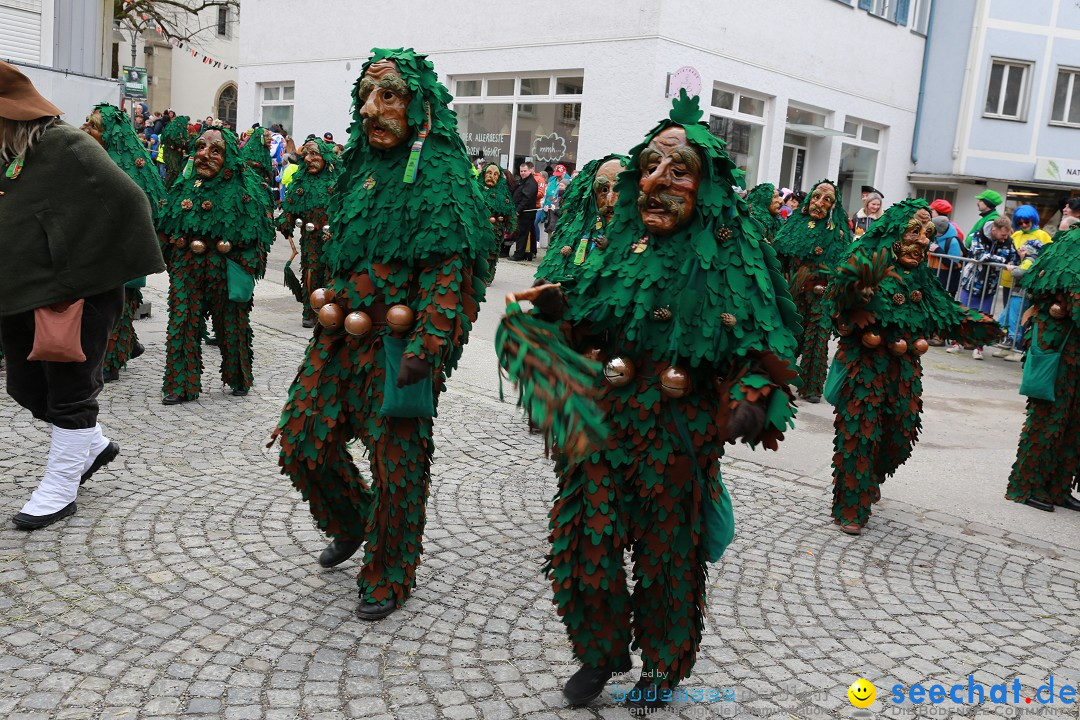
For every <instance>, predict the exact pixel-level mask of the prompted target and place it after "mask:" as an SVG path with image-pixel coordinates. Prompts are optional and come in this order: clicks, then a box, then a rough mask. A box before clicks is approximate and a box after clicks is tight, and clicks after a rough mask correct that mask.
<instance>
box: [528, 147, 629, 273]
mask: <svg viewBox="0 0 1080 720" xmlns="http://www.w3.org/2000/svg"><path fill="white" fill-rule="evenodd" d="M610 160H618V161H619V162H620V163H622V165H623V167H626V162H627V160H628V158H627V157H626V156H625V155H619V154H617V153H612V154H610V155H605V156H604V157H602V158H598V159H596V160H591V161H590V162H587V163H585V166H584V167H582V168H581V170H580V171H578V174H577V175H575V176H574V179H573V180H571V181H570V184H569V185H567V186H566V190H565V191H564V192H563V199H562V204H561V206H560V210H559V222H558V224H557V225H556V226H555V233H554V234H553V235H552V237H551V241H550V242H549V243H548V249H547V254H545V255H544V259H543V260H542V261H541V262H540V267H538V268H537V270H536V277H537V278H545V279H547V280H550V281H551V282H558V283H567V282H571V281H572V279H573V277H574V276H575V275H576V274H577V272H578V271H579V270H580V268H581V267H582V265H579V264H578V263H576V262H575V256H576V255H577V253H578V244H579V243H580V242H581V241H582V240H584V239H588V240H590V241H592V240H595V239H596V238H600V237H604V233H605V228H604V226H603V220H602V219H601V218H600V217H599V215H598V214H597V210H596V197H595V195H594V194H593V182H594V181H595V180H596V173H597V171H599V170H600V167H601V166H602V165H603V164H604V163H606V162H608V161H610ZM564 247H569V248H570V254H569V255H563V254H562V252H561V251H562V249H563V248H564ZM601 252H602V251H601ZM594 253H595V251H593V253H590V255H591V254H594Z"/></svg>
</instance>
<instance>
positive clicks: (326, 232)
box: [322, 225, 330, 235]
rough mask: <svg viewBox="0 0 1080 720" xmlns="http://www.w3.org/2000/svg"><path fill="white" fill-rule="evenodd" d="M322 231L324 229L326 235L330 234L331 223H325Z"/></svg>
mask: <svg viewBox="0 0 1080 720" xmlns="http://www.w3.org/2000/svg"><path fill="white" fill-rule="evenodd" d="M322 231H323V234H324V235H329V234H330V226H329V225H323V226H322Z"/></svg>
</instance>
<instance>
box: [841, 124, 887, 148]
mask: <svg viewBox="0 0 1080 720" xmlns="http://www.w3.org/2000/svg"><path fill="white" fill-rule="evenodd" d="M848 123H854V124H855V126H856V129H855V136H854V137H852V136H850V135H844V138H843V142H844V143H845V144H847V145H859V146H861V147H865V148H870V149H872V150H878V151H881V149H882V145H883V144H884V143H883V138H884V136H885V131H886V130H887V128H886V127H885V126H884V125H878V124H877V123H873V122H869V121H868V120H862V119H860V118H857V117H853V116H851V115H848V116H847V117H845V118H844V130H845V131H846V130H847V124H848ZM863 128H870V129H872V130H877V132H878V139H877V142H871V141H869V140H863Z"/></svg>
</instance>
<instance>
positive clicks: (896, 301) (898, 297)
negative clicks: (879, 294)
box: [892, 293, 907, 305]
mask: <svg viewBox="0 0 1080 720" xmlns="http://www.w3.org/2000/svg"><path fill="white" fill-rule="evenodd" d="M905 300H907V298H905V297H904V294H903V293H896V294H895V295H893V296H892V303H893V305H903V304H904V301H905Z"/></svg>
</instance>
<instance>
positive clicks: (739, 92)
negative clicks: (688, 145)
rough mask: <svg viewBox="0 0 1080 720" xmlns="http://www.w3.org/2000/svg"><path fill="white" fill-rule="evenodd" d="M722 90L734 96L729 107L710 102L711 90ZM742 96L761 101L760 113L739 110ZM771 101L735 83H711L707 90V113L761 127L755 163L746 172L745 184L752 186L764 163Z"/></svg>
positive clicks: (765, 96)
mask: <svg viewBox="0 0 1080 720" xmlns="http://www.w3.org/2000/svg"><path fill="white" fill-rule="evenodd" d="M713 90H722V91H723V92H728V93H731V94H732V95H733V96H734V98H733V99H732V101H731V109H730V110H728V109H727V108H722V107H719V106H717V105H713V104H712V91H713ZM743 97H747V98H750V99H752V100H757V101H759V102H761V103H762V106H763V107H762V110H761V115H760V116H759V115H752V114H750V113H743V112H739V105H740V104H741V103H740V101H741V100H742V98H743ZM772 101H773V98H771V97H769V96H768V95H763V94H761V93H756V92H753V91H751V90H744V89H743V88H740V87H736V86H735V85H727V84H725V83H719V82H718V83H713V86H712V88H711V89H710V90H709V111H708V113H709V115H710V116H712V115H716V116H717V117H722V118H727V119H729V120H737V121H739V122H744V123H747V124H749V125H757V126H759V127H760V128H761V146H760V147H759V148H758V157H757V165H756V166H755V167H754V168H753V170H752V171H748V172H747V177H746V186H747V187H753V186H754V185H756V184H757V183H758V182H760V181H759V180H758V178H759V177H760V176H761V166H762V164H763V163H764V160H765V158H764V154H765V150H766V148H765V136H766V132H765V130H766V129H767V127H768V123H766V121H765V119H766V118H767V117H768V116H769V104H770V103H771V102H772Z"/></svg>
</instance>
